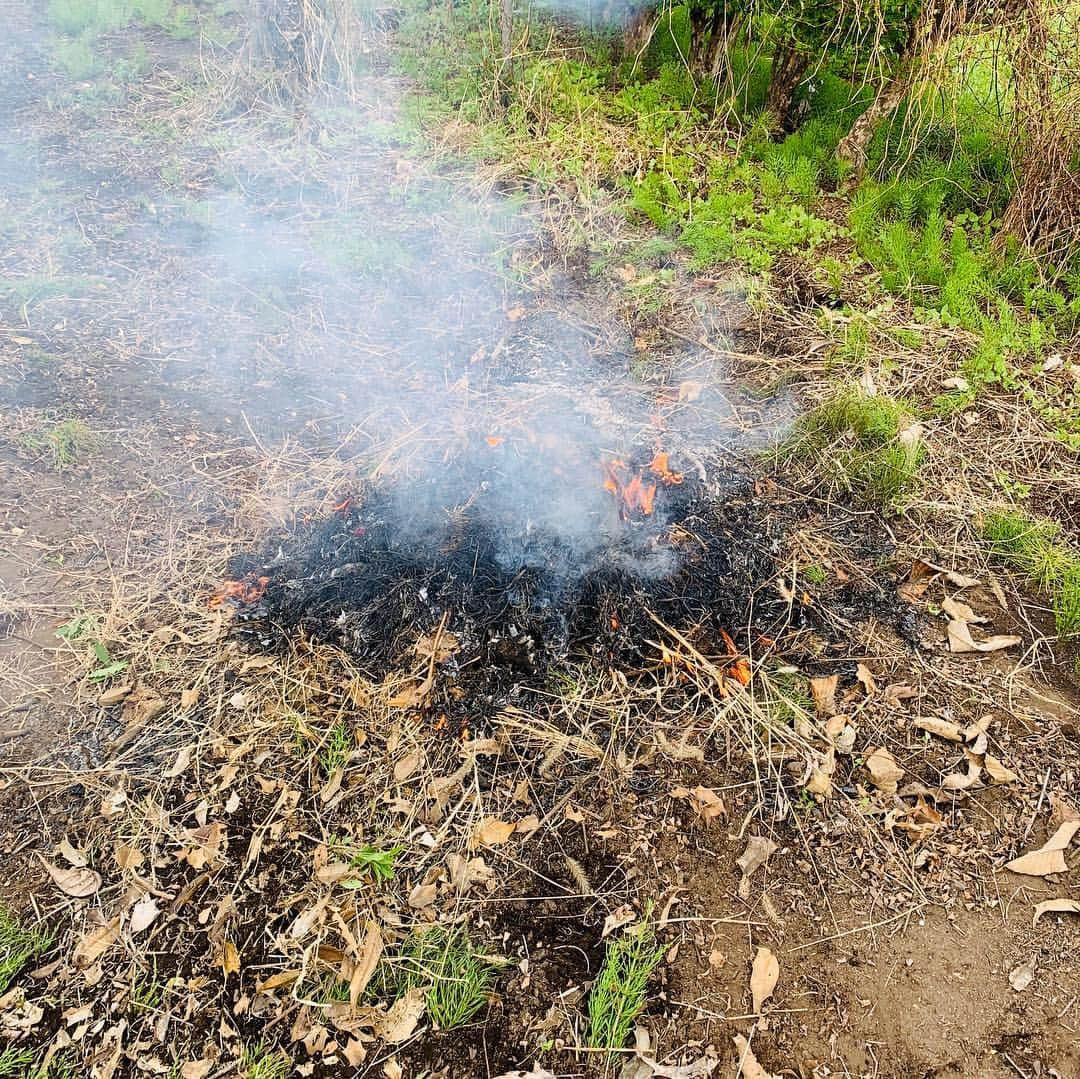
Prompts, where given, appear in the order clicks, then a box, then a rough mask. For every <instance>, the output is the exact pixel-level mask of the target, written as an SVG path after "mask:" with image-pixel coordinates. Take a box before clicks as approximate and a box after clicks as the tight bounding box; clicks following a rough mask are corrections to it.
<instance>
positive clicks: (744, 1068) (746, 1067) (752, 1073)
mask: <svg viewBox="0 0 1080 1079" xmlns="http://www.w3.org/2000/svg"><path fill="white" fill-rule="evenodd" d="M733 1041H734V1042H735V1048H736V1050H737V1051H738V1054H739V1063H738V1067H737V1069H736V1072H735V1075H736V1079H738V1076H740V1075H741V1076H742V1077H743V1079H776V1077H775V1076H773V1075H772V1073H771V1072H767V1071H766V1070H765V1069H764V1068H763V1067H762V1066H761V1065H760V1064H759V1063H758V1061H757V1057H756V1056H754V1051H753V1049H751V1048H750V1043H749V1042H748V1041H747V1040H746V1039H745V1038H744V1037H743V1036H742V1035H741V1034H736V1035H735V1037H734V1039H733Z"/></svg>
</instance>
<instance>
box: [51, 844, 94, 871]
mask: <svg viewBox="0 0 1080 1079" xmlns="http://www.w3.org/2000/svg"><path fill="white" fill-rule="evenodd" d="M58 846H59V850H60V853H61V854H62V855H63V856H64V861H65V862H67V864H68V865H72V866H74V867H75V868H76V869H82V868H83V866H87V865H89V864H90V859H89V858H87V857H86V855H85V854H83V852H82V851H81V850H77V849H76V848H75V847H73V846H72V845H71V843H70V841H69V840H68V839H67V838H64V839H61V840H60V843H59V845H58Z"/></svg>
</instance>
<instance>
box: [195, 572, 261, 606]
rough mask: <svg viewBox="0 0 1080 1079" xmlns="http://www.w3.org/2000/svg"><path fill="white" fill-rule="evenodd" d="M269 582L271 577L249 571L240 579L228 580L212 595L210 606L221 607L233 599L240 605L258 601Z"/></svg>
mask: <svg viewBox="0 0 1080 1079" xmlns="http://www.w3.org/2000/svg"><path fill="white" fill-rule="evenodd" d="M269 583H270V578H269V577H256V576H255V575H254V574H253V573H249V574H248V575H247V576H246V577H244V578H243V580H240V581H226V582H225V583H224V584H223V585H222V586H221V588H220V590H219V591H217V592H215V593H214V595H212V596H211V597H210V606H211V608H217V607H220V606H221V605H222V604H223V603H225V601H226V600H231V601H232V602H233V603H236V604H238V605H244V604H248V603H256V602H257V601H258V600H260V599H262V596H263V593H264V592H265V591H266V586H267V585H268V584H269Z"/></svg>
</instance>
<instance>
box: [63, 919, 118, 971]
mask: <svg viewBox="0 0 1080 1079" xmlns="http://www.w3.org/2000/svg"><path fill="white" fill-rule="evenodd" d="M119 936H120V915H119V914H118V915H116V917H115V918H112V919H110V920H109V921H108V922H106V923H105V924H104V925H99V926H97V927H96V928H95V929H92V930H90V932H89V933H87V934H86V936H85V937H83V938H82V940H80V941H79V943H78V944H77V945H76V946H75V951H74V953H73V954H72V960H73V962H74V963H75V966H76V967H78V969H79V970H85V969H86V968H87V967H90V966H93V965H94V964H95V963H96V962H97V961H98V960H99V959H100V958H101V957H102V956H103V955H104V954H105V952H106V951H108V949H109V947H110V946H111V945H112V944H113V942H114V941H115V940H116V939H117V938H118V937H119Z"/></svg>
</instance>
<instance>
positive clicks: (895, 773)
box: [866, 747, 904, 794]
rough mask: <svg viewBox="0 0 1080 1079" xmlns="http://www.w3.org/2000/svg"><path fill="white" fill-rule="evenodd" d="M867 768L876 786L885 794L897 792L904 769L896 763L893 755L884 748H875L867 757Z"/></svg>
mask: <svg viewBox="0 0 1080 1079" xmlns="http://www.w3.org/2000/svg"><path fill="white" fill-rule="evenodd" d="M866 770H867V771H868V772H869V773H870V779H871V780H872V781H873V783H874V786H875V787H877V788H878V790H880V791H881V792H882V793H883V794H895V793H896V788H897V785H898V784H899V782H900V780H901V779H902V778H903V776H904V770H903V768H901V767H900V765H898V764H897V763H896V760H895V759H894V758H893V755H892V754H891V753H890V752H889V751H888V750H887V749H884V748H880V747H879V748H878V749H875V750H873V751H872V752H871V753H870V755H869V756H868V757H867V758H866Z"/></svg>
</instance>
